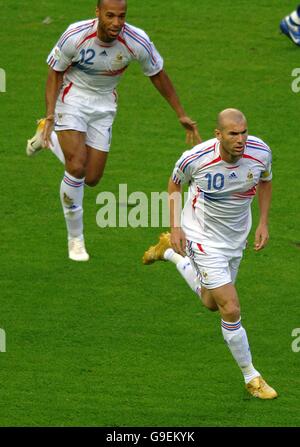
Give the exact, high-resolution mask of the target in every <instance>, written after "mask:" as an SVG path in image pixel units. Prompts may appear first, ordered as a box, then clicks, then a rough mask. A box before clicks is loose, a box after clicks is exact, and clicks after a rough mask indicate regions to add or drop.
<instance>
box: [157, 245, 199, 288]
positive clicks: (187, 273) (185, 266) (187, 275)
mask: <svg viewBox="0 0 300 447" xmlns="http://www.w3.org/2000/svg"><path fill="white" fill-rule="evenodd" d="M164 258H165V259H166V260H167V261H171V262H173V263H174V264H175V265H176V268H177V270H178V271H179V273H180V274H181V276H182V277H183V278H184V280H185V281H186V282H187V283H188V285H189V286H190V288H191V289H192V290H193V292H195V293H196V294H197V295H198V296H200V293H201V284H200V281H199V278H198V277H197V275H196V273H195V270H194V269H193V266H192V264H191V261H190V260H189V258H188V257H187V256H185V257H183V256H181V255H180V254H178V253H176V252H175V251H174V250H173V249H172V248H168V249H167V250H166V251H165V253H164Z"/></svg>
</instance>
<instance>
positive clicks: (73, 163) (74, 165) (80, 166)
mask: <svg viewBox="0 0 300 447" xmlns="http://www.w3.org/2000/svg"><path fill="white" fill-rule="evenodd" d="M66 170H67V172H68V173H69V174H71V175H73V177H76V178H83V177H84V176H85V163H84V161H83V160H80V159H75V158H70V159H67V160H66Z"/></svg>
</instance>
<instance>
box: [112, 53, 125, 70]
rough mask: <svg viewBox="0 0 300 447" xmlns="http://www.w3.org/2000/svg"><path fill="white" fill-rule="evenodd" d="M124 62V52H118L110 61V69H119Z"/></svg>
mask: <svg viewBox="0 0 300 447" xmlns="http://www.w3.org/2000/svg"><path fill="white" fill-rule="evenodd" d="M124 62H125V60H124V54H122V53H118V54H117V55H116V57H115V58H114V59H113V61H112V63H111V65H112V69H113V70H119V69H120V68H123V67H124V65H125V64H124Z"/></svg>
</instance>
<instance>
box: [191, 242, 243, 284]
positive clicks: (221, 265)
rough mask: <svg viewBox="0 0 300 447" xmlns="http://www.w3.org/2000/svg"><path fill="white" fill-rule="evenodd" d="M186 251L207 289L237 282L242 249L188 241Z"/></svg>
mask: <svg viewBox="0 0 300 447" xmlns="http://www.w3.org/2000/svg"><path fill="white" fill-rule="evenodd" d="M186 252H187V255H188V257H189V258H190V260H191V262H192V264H193V266H194V268H195V270H196V272H197V275H198V277H199V279H200V281H201V284H202V285H203V286H204V287H205V288H206V289H216V288H217V287H221V286H224V285H225V284H229V283H232V284H234V283H235V280H236V277H237V274H238V270H239V265H240V262H241V260H242V257H243V252H242V250H218V249H216V248H211V247H207V246H205V245H201V244H198V243H197V242H191V241H187V246H186Z"/></svg>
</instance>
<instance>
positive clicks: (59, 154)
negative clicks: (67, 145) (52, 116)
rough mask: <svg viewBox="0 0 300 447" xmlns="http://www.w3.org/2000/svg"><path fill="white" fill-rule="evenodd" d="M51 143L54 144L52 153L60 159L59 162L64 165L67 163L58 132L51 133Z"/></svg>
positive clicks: (51, 147) (51, 146)
mask: <svg viewBox="0 0 300 447" xmlns="http://www.w3.org/2000/svg"><path fill="white" fill-rule="evenodd" d="M51 141H52V144H51V145H50V149H51V151H52V152H53V154H54V155H55V156H56V157H57V158H58V159H59V161H61V162H62V164H63V165H64V164H65V162H66V160H65V156H64V153H63V151H62V148H61V146H60V144H59V141H58V137H57V135H56V132H54V131H53V132H52V133H51Z"/></svg>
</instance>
